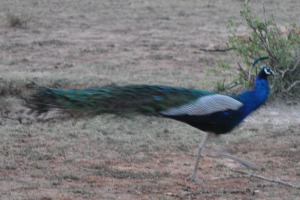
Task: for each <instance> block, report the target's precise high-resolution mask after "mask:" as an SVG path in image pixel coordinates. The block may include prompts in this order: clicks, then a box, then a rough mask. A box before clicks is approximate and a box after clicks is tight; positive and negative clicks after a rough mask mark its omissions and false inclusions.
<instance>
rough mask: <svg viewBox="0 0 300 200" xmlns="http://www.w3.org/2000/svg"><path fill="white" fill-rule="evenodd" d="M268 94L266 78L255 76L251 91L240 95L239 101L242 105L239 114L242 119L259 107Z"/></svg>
mask: <svg viewBox="0 0 300 200" xmlns="http://www.w3.org/2000/svg"><path fill="white" fill-rule="evenodd" d="M269 92H270V88H269V83H268V80H267V77H261V76H260V75H258V76H257V78H256V80H255V84H254V88H253V90H250V91H246V92H243V93H241V94H240V95H239V96H240V99H241V101H242V102H243V103H244V106H243V107H242V108H241V112H242V113H243V115H244V117H246V116H247V115H249V114H250V113H251V112H252V111H254V110H256V109H257V108H258V107H259V106H261V105H262V104H263V103H264V102H265V101H266V100H267V98H268V95H269Z"/></svg>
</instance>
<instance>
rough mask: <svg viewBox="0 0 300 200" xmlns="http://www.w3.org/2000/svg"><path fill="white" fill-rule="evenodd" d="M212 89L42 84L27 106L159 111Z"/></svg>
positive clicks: (82, 111) (79, 111) (80, 111)
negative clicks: (82, 88)
mask: <svg viewBox="0 0 300 200" xmlns="http://www.w3.org/2000/svg"><path fill="white" fill-rule="evenodd" d="M209 94H213V93H212V92H207V91H201V90H192V89H185V88H178V87H168V86H159V85H129V86H119V87H118V86H114V87H102V88H90V89H84V90H78V89H68V90H62V89H55V88H47V87H40V88H38V89H37V91H36V93H35V94H33V95H32V96H31V97H30V98H28V99H27V106H28V107H29V108H31V109H33V110H36V111H37V112H38V113H43V112H47V111H49V110H50V109H54V108H58V109H60V110H62V111H65V112H69V113H76V115H82V116H95V115H100V114H104V113H111V114H116V115H118V114H120V115H122V114H124V113H125V114H129V113H140V114H143V115H157V114H159V112H161V111H165V110H168V109H169V108H172V107H177V106H180V105H183V104H189V103H190V102H192V101H194V100H196V99H197V98H200V97H203V96H206V95H209Z"/></svg>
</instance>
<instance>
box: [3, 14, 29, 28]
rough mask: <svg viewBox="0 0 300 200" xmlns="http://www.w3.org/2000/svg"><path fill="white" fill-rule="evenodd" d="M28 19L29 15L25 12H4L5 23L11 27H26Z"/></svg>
mask: <svg viewBox="0 0 300 200" xmlns="http://www.w3.org/2000/svg"><path fill="white" fill-rule="evenodd" d="M30 20H31V17H30V16H29V15H25V14H15V13H13V12H7V13H6V14H5V21H6V24H7V26H8V27H11V28H26V27H27V24H28V22H29V21H30Z"/></svg>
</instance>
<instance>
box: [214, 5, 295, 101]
mask: <svg viewBox="0 0 300 200" xmlns="http://www.w3.org/2000/svg"><path fill="white" fill-rule="evenodd" d="M240 15H241V17H242V19H243V23H242V25H246V26H247V29H248V31H249V33H247V35H244V36H241V35H238V34H237V33H236V30H237V28H238V27H239V25H237V24H234V23H233V22H232V20H229V23H228V29H229V30H230V32H231V35H230V36H229V39H228V45H229V46H230V47H231V48H233V51H234V54H235V55H236V56H238V57H239V58H240V59H241V61H242V63H243V66H241V65H240V64H239V71H240V73H239V74H238V77H235V78H234V80H233V81H232V82H231V84H229V85H231V86H230V87H232V85H233V86H242V88H241V89H248V88H250V87H251V86H252V85H253V80H254V78H255V76H256V73H257V72H258V71H259V70H258V69H257V67H253V66H252V62H253V61H254V60H255V59H256V58H258V57H261V56H268V57H269V59H268V60H266V61H265V62H267V63H266V64H267V65H268V66H271V67H272V68H273V69H274V70H275V71H276V72H277V73H278V75H277V76H274V78H273V79H272V80H271V87H272V95H275V96H276V97H283V96H285V97H291V96H293V97H300V29H299V27H298V26H297V25H296V24H290V25H288V26H287V27H284V29H283V27H282V28H279V27H278V25H277V23H276V20H275V17H274V16H273V15H270V16H266V13H265V10H264V13H262V17H260V16H254V15H253V13H252V12H251V7H250V5H249V3H248V2H247V1H245V3H244V5H243V9H242V11H241V12H240ZM222 62H223V61H222ZM223 65H224V64H223ZM223 69H224V68H222V69H221V70H223ZM231 71H232V69H231ZM226 86H227V87H225V84H224V83H223V85H222V87H223V89H227V88H228V84H227V85H226ZM217 87H218V88H219V87H220V83H219V84H218V85H217ZM222 87H221V88H222Z"/></svg>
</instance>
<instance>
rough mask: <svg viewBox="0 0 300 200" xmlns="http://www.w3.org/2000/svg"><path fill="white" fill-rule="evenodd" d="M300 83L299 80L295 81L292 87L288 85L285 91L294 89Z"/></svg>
mask: <svg viewBox="0 0 300 200" xmlns="http://www.w3.org/2000/svg"><path fill="white" fill-rule="evenodd" d="M299 83H300V80H297V81H295V82H294V83H293V84H292V85H290V87H288V88H287V89H286V91H288V92H289V91H290V90H291V89H292V88H293V87H295V86H296V85H297V84H299Z"/></svg>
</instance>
